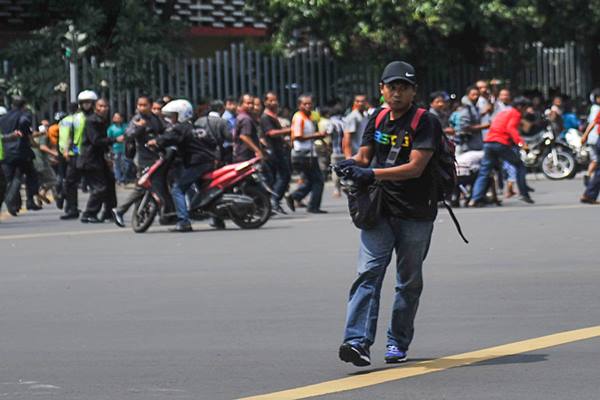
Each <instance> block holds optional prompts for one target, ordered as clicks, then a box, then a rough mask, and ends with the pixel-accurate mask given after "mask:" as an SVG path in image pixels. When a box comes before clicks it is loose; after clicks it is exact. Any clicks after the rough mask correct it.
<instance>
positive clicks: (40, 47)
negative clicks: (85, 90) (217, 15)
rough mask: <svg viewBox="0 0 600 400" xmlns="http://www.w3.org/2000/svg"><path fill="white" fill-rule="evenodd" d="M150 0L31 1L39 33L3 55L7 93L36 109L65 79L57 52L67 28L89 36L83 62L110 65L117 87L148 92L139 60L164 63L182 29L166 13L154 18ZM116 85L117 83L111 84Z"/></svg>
mask: <svg viewBox="0 0 600 400" xmlns="http://www.w3.org/2000/svg"><path fill="white" fill-rule="evenodd" d="M151 3H153V2H149V1H141V0H121V1H118V2H114V1H101V0H85V1H83V0H69V1H67V0H53V1H50V0H33V1H32V4H31V12H32V14H33V15H37V16H38V21H39V23H38V26H39V27H38V29H36V30H34V31H32V32H31V33H30V34H29V35H28V37H26V38H25V39H22V40H18V41H15V42H14V43H13V44H12V45H11V46H10V47H9V48H8V49H7V51H6V53H7V56H8V59H10V60H11V63H12V66H13V69H14V70H15V71H16V74H14V75H12V76H11V78H10V80H9V81H8V82H7V86H8V87H9V88H10V90H11V91H13V92H15V91H19V92H21V93H22V94H24V95H25V96H26V97H27V98H28V99H30V101H31V103H32V104H33V105H34V107H35V106H39V105H41V104H42V103H43V102H44V101H45V99H46V98H47V97H48V96H49V95H51V94H52V93H53V92H54V87H55V85H57V84H58V83H59V82H65V81H67V80H68V68H67V63H66V61H65V60H64V57H63V56H64V50H63V49H62V48H61V41H62V40H63V35H64V34H65V33H66V32H67V29H68V25H69V24H70V23H72V24H73V25H75V27H76V29H77V31H79V32H83V33H86V34H87V40H86V45H87V51H86V52H85V57H91V56H94V57H95V59H96V60H97V63H98V65H100V64H101V63H103V62H104V63H106V64H108V65H114V66H116V67H117V68H118V70H119V71H120V82H118V83H119V85H120V86H121V87H124V88H134V87H137V88H140V89H147V88H148V87H147V86H148V85H149V82H148V80H147V76H148V72H149V71H148V67H147V64H145V63H144V62H142V61H149V60H163V59H165V58H167V57H170V56H175V55H177V54H178V53H179V52H180V51H182V46H181V44H180V43H182V41H181V40H180V37H181V34H182V32H183V28H184V27H183V26H182V25H181V24H180V23H176V22H173V21H170V19H169V15H168V13H164V12H163V14H162V15H160V16H159V15H157V14H156V13H155V12H154V10H153V9H152V5H151ZM102 79H108V73H107V70H104V71H102V70H101V69H98V70H97V73H96V75H95V76H93V77H92V82H93V84H92V88H94V89H99V84H100V81H101V80H102ZM113 83H115V82H113Z"/></svg>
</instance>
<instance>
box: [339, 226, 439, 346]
mask: <svg viewBox="0 0 600 400" xmlns="http://www.w3.org/2000/svg"><path fill="white" fill-rule="evenodd" d="M432 232H433V221H411V220H405V219H400V218H393V217H392V218H386V219H383V218H382V219H380V221H379V222H378V223H377V225H376V226H375V228H373V229H369V230H362V231H361V232H360V250H359V256H358V278H357V279H356V280H355V281H354V283H353V284H352V288H351V289H350V299H349V300H348V310H347V315H346V328H345V332H344V342H353V343H358V344H360V345H361V346H363V347H364V348H365V349H368V348H369V347H370V346H371V345H372V344H373V343H374V342H375V332H376V329H377V317H378V314H379V297H380V294H381V286H382V284H383V278H384V276H385V271H386V269H387V266H388V264H389V263H390V261H391V259H392V253H393V252H394V250H396V295H395V298H394V304H393V308H392V320H391V323H390V326H389V329H388V332H387V344H388V345H394V346H397V347H398V348H399V349H401V350H404V351H407V350H408V347H409V345H410V343H411V341H412V338H413V335H414V320H415V315H416V314H417V308H418V306H419V297H420V296H421V291H422V290H423V273H422V269H423V261H424V260H425V257H426V256H427V252H428V250H429V243H430V241H431V234H432Z"/></svg>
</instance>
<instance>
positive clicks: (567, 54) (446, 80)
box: [2, 43, 591, 115]
mask: <svg viewBox="0 0 600 400" xmlns="http://www.w3.org/2000/svg"><path fill="white" fill-rule="evenodd" d="M519 57H520V58H521V59H520V60H517V61H519V62H518V63H514V62H512V63H508V61H507V60H508V59H509V57H506V55H504V54H502V53H491V54H490V55H488V57H487V59H486V61H485V62H484V63H483V65H481V66H473V65H468V64H466V63H464V62H461V61H459V60H439V62H435V63H431V64H430V65H428V66H427V69H426V70H425V71H417V72H418V73H419V74H420V76H419V82H420V88H419V93H420V96H421V97H422V98H423V99H425V98H426V97H425V96H426V94H427V93H429V92H430V91H434V90H446V91H447V92H448V93H456V94H457V95H458V96H459V97H460V95H462V93H463V92H464V90H465V88H466V87H467V86H468V85H469V84H472V83H473V82H474V81H475V80H477V79H491V78H497V79H500V80H502V81H503V85H508V86H510V87H511V88H513V89H515V90H520V91H525V90H539V91H540V92H541V93H542V94H543V95H545V96H548V95H549V94H551V93H552V92H553V91H558V92H560V93H563V94H566V95H568V96H570V97H572V98H586V97H587V93H589V91H590V89H591V87H590V82H591V77H590V71H589V68H588V66H587V63H586V62H585V60H584V59H583V56H582V50H581V49H580V48H579V47H577V46H576V45H575V44H574V43H567V44H565V45H564V46H563V47H559V48H546V47H544V46H543V45H542V44H541V43H537V44H534V45H531V46H526V47H524V48H523V51H522V52H521V54H520V55H519ZM139 65H140V68H143V69H144V71H146V72H147V80H146V81H145V82H144V87H133V88H131V87H129V88H126V87H124V85H123V81H124V79H123V76H122V74H121V73H120V71H119V69H118V68H116V67H113V66H106V65H98V63H97V62H96V60H95V59H94V58H93V57H92V58H90V59H89V60H88V59H84V60H82V62H81V63H80V65H79V69H80V73H79V79H80V82H79V85H80V87H81V88H91V89H95V90H97V91H98V92H99V93H101V94H102V95H103V96H105V97H107V98H108V99H109V101H110V106H111V109H112V110H115V111H116V110H119V111H121V112H123V113H124V114H126V115H130V114H131V113H132V112H133V111H134V107H135V106H134V105H135V98H136V97H137V96H138V95H140V94H141V93H145V94H149V95H150V96H152V97H157V96H160V95H164V94H169V95H171V96H174V97H185V98H187V99H190V100H191V101H192V102H194V103H196V104H197V103H199V102H200V101H202V100H203V99H215V98H218V99H224V98H226V97H229V96H233V97H239V96H240V95H241V94H243V93H253V94H257V95H262V94H263V93H264V92H266V91H267V90H273V91H275V92H276V93H277V94H278V95H279V98H280V102H281V104H282V105H284V106H287V107H289V108H290V109H293V108H294V106H295V102H296V98H297V97H298V95H299V94H301V93H311V94H313V95H314V97H315V101H316V102H317V104H319V105H323V104H325V103H326V102H327V101H329V100H331V99H334V98H337V99H341V100H343V101H346V102H349V101H350V100H351V98H352V95H353V94H355V93H364V94H366V95H367V96H369V98H376V97H378V95H379V93H378V82H379V74H380V71H381V66H377V65H374V64H366V65H365V64H352V63H348V62H344V61H340V60H338V59H336V58H335V57H334V56H333V55H332V54H331V53H330V51H329V49H327V48H326V47H324V46H321V45H319V44H313V45H310V46H308V47H307V48H305V49H302V50H299V51H297V52H295V53H294V54H291V55H289V56H285V57H284V56H278V55H270V54H264V53H263V52H261V51H258V50H253V49H249V48H247V47H246V46H244V45H243V44H233V45H231V46H230V48H228V49H226V50H221V51H217V52H216V53H215V54H214V56H213V57H208V58H190V59H172V60H168V61H167V62H156V61H155V62H140V63H139ZM515 65H518V67H515ZM14 73H15V71H12V70H11V67H10V63H9V62H8V61H4V62H3V63H2V75H3V78H4V79H7V78H9V77H10V75H11V74H14ZM67 77H68V71H67V70H66V69H65V80H66V79H67ZM58 84H59V82H57V87H60V86H61V85H58ZM62 88H63V89H64V85H62ZM67 96H68V90H67V91H65V92H60V91H57V92H55V93H54V94H52V95H51V96H50V97H49V99H48V101H47V102H46V104H45V105H44V106H43V107H42V108H41V109H40V110H38V114H40V115H52V114H53V113H54V112H55V111H58V110H66V109H67V104H68V101H70V99H68V98H67Z"/></svg>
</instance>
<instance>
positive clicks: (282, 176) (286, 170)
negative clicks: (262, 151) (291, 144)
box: [269, 154, 292, 203]
mask: <svg viewBox="0 0 600 400" xmlns="http://www.w3.org/2000/svg"><path fill="white" fill-rule="evenodd" d="M269 167H270V169H271V171H270V172H271V176H270V180H269V185H271V186H272V189H273V192H274V194H273V195H272V200H273V202H274V203H279V202H280V201H281V199H282V198H283V195H284V194H285V192H286V190H287V189H288V187H289V185H290V179H291V177H292V171H290V160H289V156H288V155H287V154H274V155H273V157H272V158H271V159H270V160H269Z"/></svg>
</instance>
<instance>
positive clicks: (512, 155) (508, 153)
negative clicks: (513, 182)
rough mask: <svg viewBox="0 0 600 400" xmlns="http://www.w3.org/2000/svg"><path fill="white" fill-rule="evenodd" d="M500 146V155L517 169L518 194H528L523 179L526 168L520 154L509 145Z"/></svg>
mask: <svg viewBox="0 0 600 400" xmlns="http://www.w3.org/2000/svg"><path fill="white" fill-rule="evenodd" d="M499 146H502V147H500V148H499V152H500V157H501V158H502V159H503V160H505V161H506V162H508V163H509V164H511V165H512V166H514V167H515V169H516V170H517V186H518V187H519V194H520V195H521V196H529V190H528V189H527V183H526V181H525V176H526V175H527V169H526V168H525V165H524V164H523V161H521V156H520V154H517V153H516V152H515V151H514V150H513V149H512V148H510V147H509V146H504V145H499Z"/></svg>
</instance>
